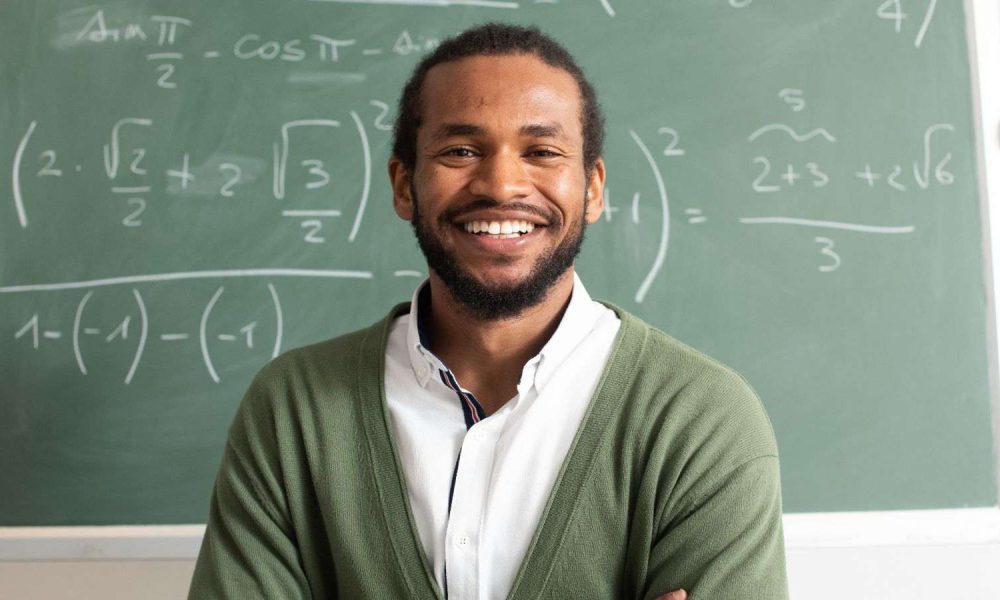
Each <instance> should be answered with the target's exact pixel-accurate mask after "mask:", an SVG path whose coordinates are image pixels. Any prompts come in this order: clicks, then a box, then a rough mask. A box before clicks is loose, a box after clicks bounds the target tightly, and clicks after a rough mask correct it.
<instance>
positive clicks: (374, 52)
mask: <svg viewBox="0 0 1000 600" xmlns="http://www.w3.org/2000/svg"><path fill="white" fill-rule="evenodd" d="M361 54H363V55H365V56H376V55H378V54H382V49H381V48H366V49H365V50H362V51H361Z"/></svg>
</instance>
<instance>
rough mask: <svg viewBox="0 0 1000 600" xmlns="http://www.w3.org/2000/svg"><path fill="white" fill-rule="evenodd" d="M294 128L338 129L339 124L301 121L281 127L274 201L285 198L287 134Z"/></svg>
mask: <svg viewBox="0 0 1000 600" xmlns="http://www.w3.org/2000/svg"><path fill="white" fill-rule="evenodd" d="M294 127H340V122H339V121H334V120H332V119H302V120H298V121H289V122H288V123H285V124H284V125H282V126H281V158H280V160H279V162H278V166H277V169H276V170H275V178H274V197H275V199H276V200H282V199H284V197H285V173H287V172H288V146H289V141H288V132H289V130H291V129H292V128H294ZM275 148H277V145H275ZM275 156H278V153H277V150H275Z"/></svg>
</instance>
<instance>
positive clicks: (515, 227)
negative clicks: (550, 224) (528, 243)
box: [465, 221, 535, 236]
mask: <svg viewBox="0 0 1000 600" xmlns="http://www.w3.org/2000/svg"><path fill="white" fill-rule="evenodd" d="M465 230H466V231H467V232H469V233H488V234H490V235H502V236H510V235H519V234H522V233H531V232H532V231H534V230H535V224H534V223H530V222H528V221H469V222H468V223H466V224H465Z"/></svg>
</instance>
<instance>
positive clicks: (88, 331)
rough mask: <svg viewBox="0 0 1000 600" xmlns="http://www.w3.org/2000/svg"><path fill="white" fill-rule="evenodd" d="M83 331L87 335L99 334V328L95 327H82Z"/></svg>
mask: <svg viewBox="0 0 1000 600" xmlns="http://www.w3.org/2000/svg"><path fill="white" fill-rule="evenodd" d="M83 333H85V334H87V335H101V330H100V329H98V328H96V327H84V328H83Z"/></svg>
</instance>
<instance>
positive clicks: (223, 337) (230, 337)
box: [219, 333, 236, 342]
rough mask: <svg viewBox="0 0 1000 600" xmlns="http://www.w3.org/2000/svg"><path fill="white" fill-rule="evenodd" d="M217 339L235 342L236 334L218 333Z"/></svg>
mask: <svg viewBox="0 0 1000 600" xmlns="http://www.w3.org/2000/svg"><path fill="white" fill-rule="evenodd" d="M219 340H220V341H223V342H235V341H236V336H235V335H233V334H231V333H220V334H219Z"/></svg>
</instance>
